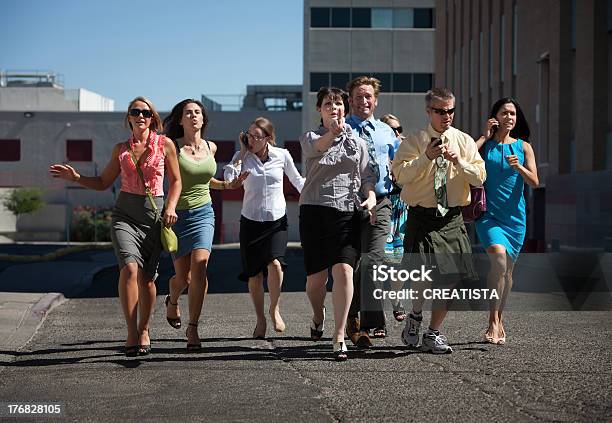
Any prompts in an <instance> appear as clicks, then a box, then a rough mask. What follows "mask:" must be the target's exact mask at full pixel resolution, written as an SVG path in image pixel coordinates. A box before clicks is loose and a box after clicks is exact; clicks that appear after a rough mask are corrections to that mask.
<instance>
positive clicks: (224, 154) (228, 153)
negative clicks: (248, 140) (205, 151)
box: [215, 141, 236, 163]
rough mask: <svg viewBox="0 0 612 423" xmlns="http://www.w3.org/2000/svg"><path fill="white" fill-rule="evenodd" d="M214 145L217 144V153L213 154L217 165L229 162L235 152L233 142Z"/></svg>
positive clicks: (216, 142)
mask: <svg viewBox="0 0 612 423" xmlns="http://www.w3.org/2000/svg"><path fill="white" fill-rule="evenodd" d="M215 144H217V153H216V154H215V160H216V161H217V163H229V162H231V161H232V157H233V156H234V152H235V151H236V148H235V146H234V141H215Z"/></svg>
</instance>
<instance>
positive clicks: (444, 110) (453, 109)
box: [430, 107, 455, 116]
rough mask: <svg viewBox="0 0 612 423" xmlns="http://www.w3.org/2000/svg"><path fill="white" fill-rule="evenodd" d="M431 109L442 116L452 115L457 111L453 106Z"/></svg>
mask: <svg viewBox="0 0 612 423" xmlns="http://www.w3.org/2000/svg"><path fill="white" fill-rule="evenodd" d="M430 109H431V110H432V111H434V112H435V113H437V114H439V115H440V116H444V115H449V116H450V115H452V114H453V113H455V108H454V107H453V108H452V109H448V110H446V109H438V108H436V107H430Z"/></svg>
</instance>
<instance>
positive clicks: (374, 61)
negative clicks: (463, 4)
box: [302, 0, 436, 131]
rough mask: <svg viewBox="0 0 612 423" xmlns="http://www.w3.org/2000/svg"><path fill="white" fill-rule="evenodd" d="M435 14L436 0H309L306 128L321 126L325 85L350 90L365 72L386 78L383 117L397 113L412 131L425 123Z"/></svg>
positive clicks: (306, 17)
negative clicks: (320, 94) (319, 106)
mask: <svg viewBox="0 0 612 423" xmlns="http://www.w3.org/2000/svg"><path fill="white" fill-rule="evenodd" d="M435 15H436V12H435V9H434V0H305V1H304V85H303V95H302V98H303V99H304V108H303V114H302V129H303V130H304V131H306V130H309V129H312V128H313V127H315V126H316V125H318V122H319V115H318V113H317V111H316V108H315V106H316V92H317V91H318V90H319V88H320V87H322V86H329V85H332V86H336V87H339V88H343V89H344V88H345V86H346V83H347V82H348V81H350V80H351V79H352V78H355V77H357V76H360V75H372V76H375V77H376V78H378V79H380V80H381V82H382V92H381V95H380V97H379V102H378V109H377V110H376V115H377V117H380V116H382V115H384V114H385V113H393V114H395V115H397V116H398V117H399V118H400V120H401V122H402V126H403V127H404V128H406V130H410V129H417V128H420V127H422V126H423V125H424V124H425V122H426V116H425V112H424V106H423V99H424V93H425V92H426V91H427V90H428V89H430V88H431V87H432V85H433V83H434V64H435V56H434V35H435V29H434V23H435Z"/></svg>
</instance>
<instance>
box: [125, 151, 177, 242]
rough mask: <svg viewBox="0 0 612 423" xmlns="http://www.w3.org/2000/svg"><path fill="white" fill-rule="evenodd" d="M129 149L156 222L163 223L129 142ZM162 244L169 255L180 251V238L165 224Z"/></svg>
mask: <svg viewBox="0 0 612 423" xmlns="http://www.w3.org/2000/svg"><path fill="white" fill-rule="evenodd" d="M127 148H128V150H129V152H130V156H131V157H132V162H134V166H135V167H136V171H137V172H138V176H139V177H140V181H141V182H142V185H144V187H145V192H146V194H147V197H149V201H150V202H151V207H153V210H154V211H155V221H156V222H157V221H159V222H161V216H160V215H159V210H158V208H157V205H156V204H155V201H153V194H152V193H151V189H150V188H149V187H148V186H147V184H145V180H144V175H143V174H142V169H140V166H139V165H138V160H136V156H135V155H134V150H132V146H131V145H130V142H129V141H128V142H127ZM161 244H162V248H163V249H164V251H167V252H169V253H176V251H177V250H178V238H177V236H176V234H175V233H174V231H173V230H172V228H168V227H166V225H164V224H163V223H162V224H161Z"/></svg>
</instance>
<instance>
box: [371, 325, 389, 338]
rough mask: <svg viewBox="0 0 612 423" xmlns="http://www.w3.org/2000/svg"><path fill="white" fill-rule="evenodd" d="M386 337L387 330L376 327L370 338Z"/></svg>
mask: <svg viewBox="0 0 612 423" xmlns="http://www.w3.org/2000/svg"><path fill="white" fill-rule="evenodd" d="M386 336H387V328H385V327H378V328H376V329H374V330H373V331H372V338H384V337H386Z"/></svg>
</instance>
